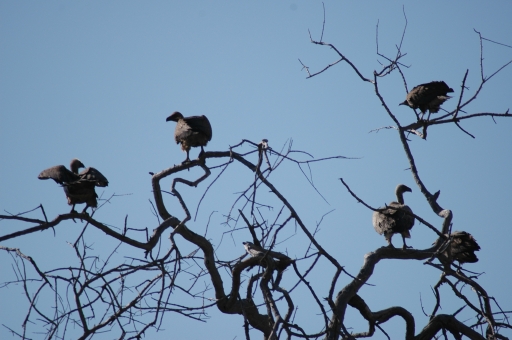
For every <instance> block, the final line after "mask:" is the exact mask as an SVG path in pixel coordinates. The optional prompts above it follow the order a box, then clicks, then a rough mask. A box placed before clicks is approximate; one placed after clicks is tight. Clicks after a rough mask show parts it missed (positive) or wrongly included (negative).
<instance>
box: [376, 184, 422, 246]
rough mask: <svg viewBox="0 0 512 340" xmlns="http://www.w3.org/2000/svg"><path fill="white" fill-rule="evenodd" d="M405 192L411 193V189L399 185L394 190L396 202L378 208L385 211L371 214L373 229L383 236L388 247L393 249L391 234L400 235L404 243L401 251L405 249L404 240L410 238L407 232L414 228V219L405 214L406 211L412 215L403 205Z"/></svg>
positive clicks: (409, 209)
mask: <svg viewBox="0 0 512 340" xmlns="http://www.w3.org/2000/svg"><path fill="white" fill-rule="evenodd" d="M406 191H408V192H412V190H411V188H409V187H408V186H406V185H404V184H399V185H398V186H397V187H396V189H395V194H396V199H397V201H398V202H394V201H393V202H391V203H389V204H388V206H387V207H383V208H380V209H385V210H383V211H382V212H379V211H375V212H374V213H373V218H372V222H373V227H374V228H375V231H376V232H378V233H379V234H380V235H382V234H384V237H385V238H386V241H388V245H389V247H394V246H393V244H392V243H391V238H392V237H393V234H402V239H403V241H404V245H403V247H402V249H406V248H407V244H405V239H406V238H411V234H410V233H409V230H411V229H412V227H413V226H414V217H413V216H410V215H409V214H407V213H406V211H408V212H411V213H412V210H411V208H409V207H408V206H407V205H405V204H404V196H403V193H404V192H406ZM393 208H397V209H393Z"/></svg>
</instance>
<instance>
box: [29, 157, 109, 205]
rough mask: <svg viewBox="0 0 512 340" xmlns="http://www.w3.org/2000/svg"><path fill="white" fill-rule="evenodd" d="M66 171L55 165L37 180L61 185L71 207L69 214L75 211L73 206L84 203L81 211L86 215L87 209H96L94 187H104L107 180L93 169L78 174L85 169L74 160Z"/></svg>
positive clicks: (64, 168)
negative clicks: (46, 180)
mask: <svg viewBox="0 0 512 340" xmlns="http://www.w3.org/2000/svg"><path fill="white" fill-rule="evenodd" d="M69 168H70V169H71V171H70V170H68V169H66V167H65V166H64V165H56V166H53V167H51V168H48V169H46V170H43V171H42V172H41V173H40V174H39V176H38V178H39V179H50V178H51V179H53V180H54V181H55V182H57V183H58V184H60V185H62V187H63V188H64V192H65V193H66V197H67V198H68V204H69V205H72V206H73V207H72V208H71V212H72V213H73V212H76V211H75V204H81V203H85V204H86V205H85V208H84V210H83V211H82V214H83V213H86V209H87V208H88V207H91V208H96V207H97V206H98V201H97V200H96V198H97V197H98V195H97V194H96V191H95V190H94V187H95V186H98V187H106V186H107V185H108V180H107V179H106V178H105V176H103V175H102V174H101V172H99V171H98V170H96V169H94V168H91V167H89V168H86V169H84V170H82V172H80V173H78V169H80V168H85V166H84V165H83V164H82V162H80V160H78V159H76V158H74V159H72V160H71V164H70V165H69Z"/></svg>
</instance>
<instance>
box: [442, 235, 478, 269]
mask: <svg viewBox="0 0 512 340" xmlns="http://www.w3.org/2000/svg"><path fill="white" fill-rule="evenodd" d="M450 238H451V242H450V246H449V248H448V249H446V250H445V252H444V255H445V256H446V257H447V258H448V259H450V260H451V261H450V262H453V261H459V263H460V264H462V263H475V262H478V257H476V255H475V251H478V250H480V246H479V245H478V243H476V240H475V238H474V237H473V235H471V234H470V233H467V232H465V231H455V232H453V233H452V234H451V235H450Z"/></svg>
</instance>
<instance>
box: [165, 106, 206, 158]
mask: <svg viewBox="0 0 512 340" xmlns="http://www.w3.org/2000/svg"><path fill="white" fill-rule="evenodd" d="M165 121H167V122H168V121H173V122H176V123H177V124H176V129H174V140H175V141H176V144H180V143H181V150H183V151H185V152H186V153H187V158H186V159H185V162H188V161H190V158H189V154H188V153H189V151H190V148H193V147H198V146H200V147H201V153H200V155H201V154H202V153H203V152H204V149H203V147H204V146H206V144H208V142H209V141H210V140H211V139H212V126H211V125H210V121H208V118H206V116H191V117H183V115H182V114H181V113H179V112H174V113H173V114H172V115H170V116H169V117H167V119H166V120H165Z"/></svg>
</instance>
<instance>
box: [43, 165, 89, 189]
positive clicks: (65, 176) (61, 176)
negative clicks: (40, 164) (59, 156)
mask: <svg viewBox="0 0 512 340" xmlns="http://www.w3.org/2000/svg"><path fill="white" fill-rule="evenodd" d="M37 178H39V179H50V178H51V179H53V180H54V181H55V182H57V183H59V184H64V183H71V182H75V181H77V180H79V179H80V177H79V176H78V175H77V174H75V173H73V172H71V171H69V170H68V169H66V167H65V166H64V165H56V166H52V167H51V168H48V169H46V170H43V171H41V173H40V174H39V176H37Z"/></svg>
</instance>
